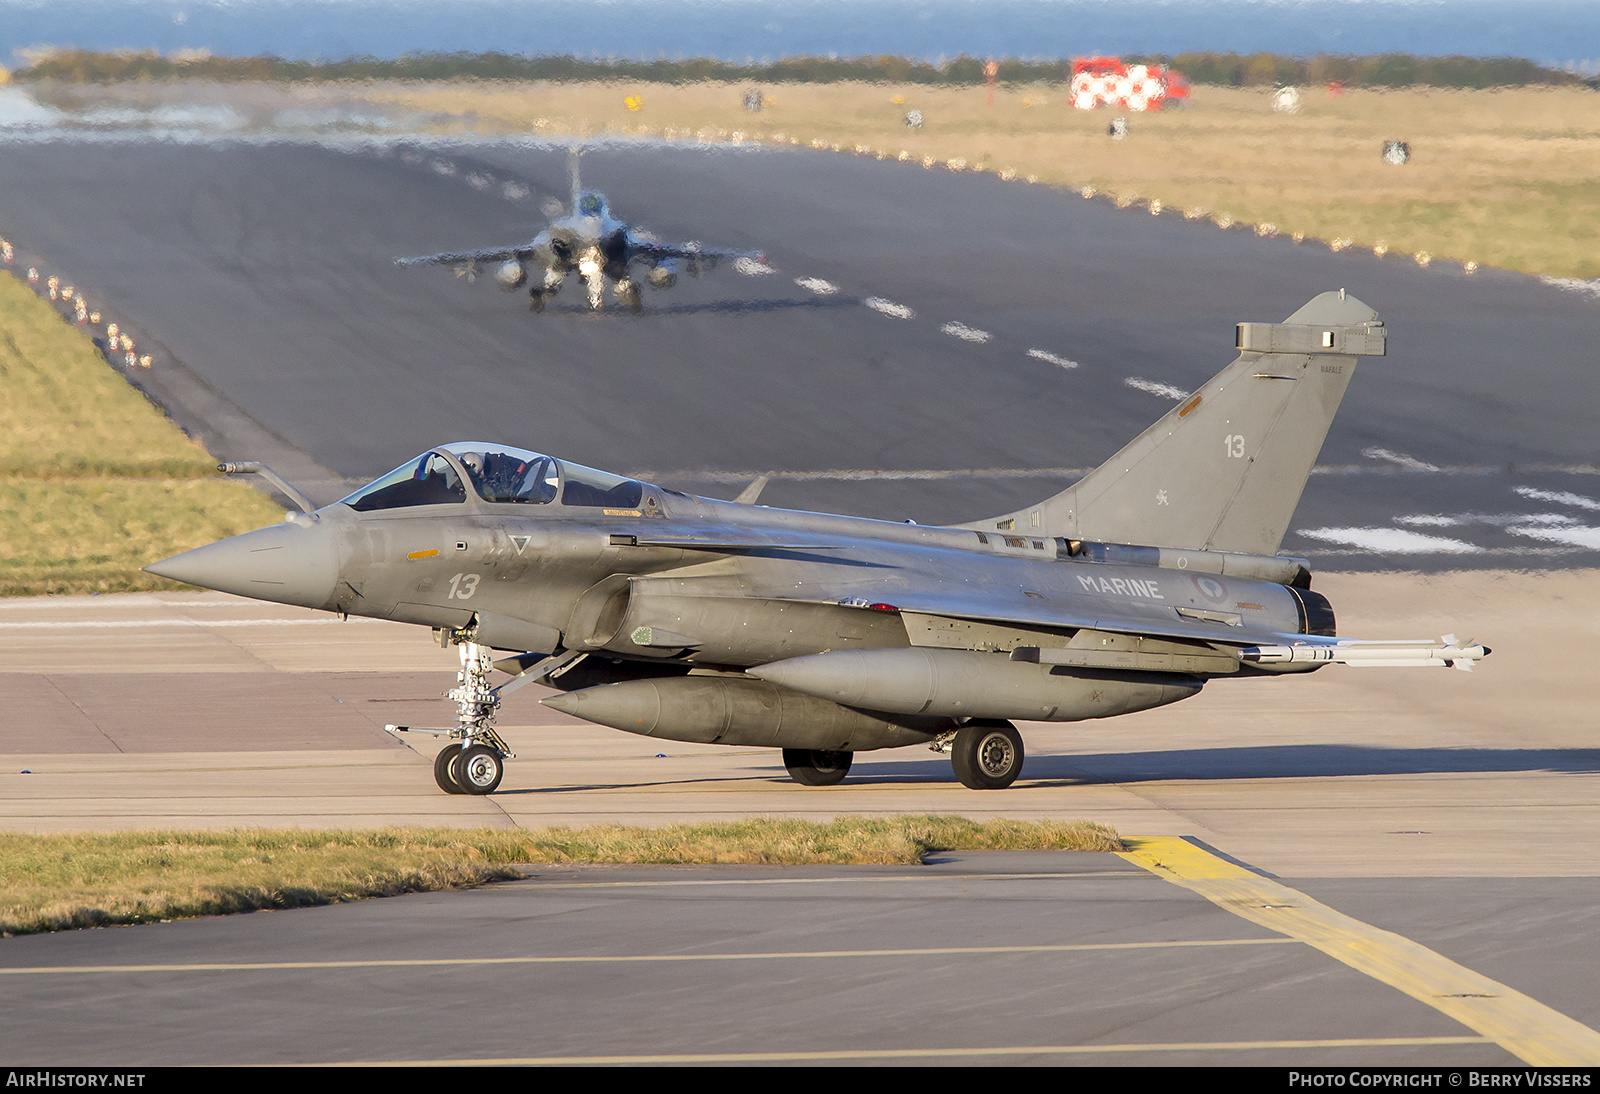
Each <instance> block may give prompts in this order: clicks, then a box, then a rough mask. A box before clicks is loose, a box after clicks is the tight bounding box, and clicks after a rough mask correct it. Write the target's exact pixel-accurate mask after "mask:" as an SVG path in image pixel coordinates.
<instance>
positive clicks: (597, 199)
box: [578, 190, 606, 217]
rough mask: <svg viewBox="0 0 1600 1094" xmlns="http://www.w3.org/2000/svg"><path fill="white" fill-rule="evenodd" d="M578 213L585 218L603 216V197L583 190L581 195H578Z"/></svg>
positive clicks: (604, 210) (604, 200) (604, 203)
mask: <svg viewBox="0 0 1600 1094" xmlns="http://www.w3.org/2000/svg"><path fill="white" fill-rule="evenodd" d="M578 212H579V213H581V214H583V215H584V216H586V217H599V216H605V215H606V199H605V197H604V196H603V195H601V194H599V193H596V192H595V191H593V190H585V191H584V192H583V193H582V194H580V195H578Z"/></svg>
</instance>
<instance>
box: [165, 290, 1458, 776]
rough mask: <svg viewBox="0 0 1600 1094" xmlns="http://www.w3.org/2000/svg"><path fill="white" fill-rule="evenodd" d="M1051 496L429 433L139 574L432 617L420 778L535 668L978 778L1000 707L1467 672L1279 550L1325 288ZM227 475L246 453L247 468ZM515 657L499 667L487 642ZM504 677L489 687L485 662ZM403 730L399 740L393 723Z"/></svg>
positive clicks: (1320, 348)
mask: <svg viewBox="0 0 1600 1094" xmlns="http://www.w3.org/2000/svg"><path fill="white" fill-rule="evenodd" d="M1236 341H1237V349H1238V350H1239V355H1238V358H1237V360H1235V361H1234V362H1233V363H1232V364H1231V365H1229V366H1228V367H1227V368H1225V369H1223V370H1222V371H1221V372H1220V373H1218V374H1217V375H1216V376H1214V377H1212V378H1211V379H1210V380H1208V381H1206V383H1204V384H1203V385H1201V387H1200V388H1199V389H1198V390H1197V391H1195V392H1193V393H1192V394H1191V395H1189V396H1188V397H1187V398H1186V399H1184V400H1183V402H1182V403H1181V404H1179V405H1178V406H1176V407H1175V408H1174V409H1173V410H1172V411H1171V412H1170V413H1168V414H1167V415H1166V416H1165V417H1163V418H1162V419H1161V420H1160V421H1158V422H1156V424H1155V425H1153V426H1151V427H1150V428H1149V429H1147V430H1146V431H1145V432H1144V433H1143V434H1141V435H1140V436H1139V437H1137V438H1136V439H1135V440H1133V441H1132V442H1131V443H1130V444H1128V445H1127V446H1126V447H1124V448H1123V449H1122V451H1120V452H1118V453H1117V454H1116V455H1114V456H1113V457H1112V458H1111V459H1110V460H1108V461H1106V462H1105V463H1104V464H1102V465H1101V466H1100V467H1099V468H1097V469H1095V470H1094V471H1092V472H1090V473H1089V474H1088V475H1087V476H1085V477H1084V478H1083V479H1081V480H1079V481H1078V482H1077V483H1076V484H1074V485H1073V486H1071V487H1070V488H1068V489H1066V490H1064V491H1062V492H1061V493H1059V494H1056V495H1055V496H1053V497H1050V498H1047V499H1045V500H1044V501H1042V502H1040V503H1039V504H1037V505H1032V506H1029V507H1028V508H1026V509H1022V510H1019V511H1017V512H1014V513H1006V514H1003V515H1001V516H998V517H991V518H989V519H987V520H981V521H976V522H973V523H971V524H966V525H960V526H951V527H923V526H917V525H912V524H905V523H892V522H888V521H879V520H869V519H864V518H858V517H846V516H830V515H826V514H818V513H804V512H792V511H787V510H782V509H770V508H766V507H762V506H758V505H755V504H754V502H755V497H756V495H757V494H758V493H759V491H760V487H761V485H762V480H757V482H756V483H752V484H751V487H750V488H749V489H747V490H746V491H745V492H744V494H742V495H741V496H740V497H739V498H738V499H736V500H734V501H718V500H714V499H710V498H700V497H691V496H689V495H686V494H682V493H679V492H678V491H676V490H667V489H663V488H661V487H657V486H652V485H651V484H649V483H645V482H638V481H635V480H633V479H629V478H625V477H623V476H620V475H613V474H607V473H605V472H602V471H596V470H592V469H591V468H588V467H581V466H579V465H577V464H574V463H569V462H567V461H564V460H560V459H556V458H553V457H550V456H546V455H542V454H540V453H538V452H533V451H528V450H525V449H521V448H514V447H510V446H507V445H503V444H491V443H482V442H465V443H457V444H447V445H444V446H442V447H439V448H435V449H433V450H431V451H429V452H425V453H423V454H422V455H420V456H418V457H416V458H414V459H410V460H407V461H406V462H405V463H404V464H402V465H401V466H400V467H398V468H396V469H395V470H394V471H393V472H391V473H389V474H387V475H385V476H383V477H382V478H380V479H378V480H377V481H375V482H373V483H371V484H370V485H368V486H366V487H363V488H362V489H360V490H358V491H356V492H355V493H354V494H351V495H350V496H349V497H347V498H345V499H344V500H343V501H340V502H336V503H334V504H332V505H327V506H324V507H322V508H321V509H315V510H314V509H313V507H312V505H311V503H310V502H309V501H306V500H305V499H304V498H303V497H302V496H300V495H299V494H298V492H297V491H294V490H293V488H292V487H289V486H288V485H287V484H284V483H283V482H282V480H281V479H277V477H276V476H275V475H272V476H271V477H272V478H273V479H274V481H277V482H278V483H279V484H280V486H283V487H284V489H285V490H286V491H287V493H288V496H290V497H291V498H294V499H295V501H296V504H298V505H299V506H300V507H301V509H302V510H303V511H301V512H294V513H290V514H288V516H287V518H286V520H285V521H284V523H282V524H279V525H276V526H274V527H270V528H264V529H261V530H259V531H255V532H248V533H246V534H244V535H240V536H235V537H233V538H231V539H226V540H222V541H220V542H217V543H213V544H211V545H209V546H205V547H200V548H198V549H196V550H193V551H189V552H186V553H184V554H181V555H177V556H175V557H173V558H169V559H166V560H164V561H161V562H157V563H154V564H152V565H150V566H148V567H146V569H147V570H149V571H150V572H151V573H154V574H158V575H161V576H164V577H169V578H173V579H175V580H178V581H184V582H188V583H189V584H192V585H200V586H205V587H207V588H211V589H219V590H222V591H225V592H230V593H237V594H240V595H243V596H249V597H255V598H257V599H260V600H271V601H277V602H280V603H284V604H297V605H302V606H305V607H309V608H317V609H321V610H324V611H329V612H339V613H347V614H349V615H361V616H372V617H376V618H383V619H395V620H400V621H403V622H406V623H414V624H418V625H420V626H425V627H431V628H433V630H434V634H435V637H436V639H437V640H438V641H439V642H440V643H441V644H445V645H450V644H454V645H456V646H459V647H460V657H461V671H460V674H459V676H458V686H457V687H456V688H455V689H454V690H453V691H451V692H450V693H449V697H450V698H451V699H453V700H454V701H455V702H456V704H457V712H458V720H457V724H456V726H455V727H454V728H453V729H449V730H435V731H434V732H438V733H445V734H448V735H449V736H450V737H451V738H452V741H451V743H450V744H449V745H447V746H446V747H445V748H444V749H443V750H442V751H441V752H440V753H439V754H438V759H437V761H436V763H435V765H434V773H435V777H436V778H437V780H438V783H439V785H440V787H441V788H442V789H444V790H446V791H449V792H452V793H469V794H487V793H490V792H492V791H493V790H494V789H495V788H496V787H497V786H498V785H499V784H500V779H501V776H502V774H503V772H504V761H505V760H506V758H507V757H509V756H510V755H511V753H510V750H509V749H508V748H507V746H506V743H505V741H504V740H502V739H501V737H500V736H499V735H498V734H497V733H496V732H495V730H494V728H493V723H494V718H495V714H496V710H497V708H498V706H499V704H500V701H501V699H502V697H504V696H505V695H506V694H508V693H509V692H511V691H512V690H514V689H516V688H519V687H522V686H524V685H526V684H529V683H534V682H537V683H540V684H545V685H548V686H550V687H552V688H554V689H556V690H557V691H558V692H559V694H556V695H552V696H550V697H547V698H545V699H544V700H543V702H544V703H545V704H546V705H548V706H551V707H554V708H555V709H557V710H562V711H565V712H567V713H569V714H572V715H575V716H577V717H579V718H583V719H587V720H588V721H591V722H597V723H599V724H601V725H606V726H613V727H615V728H617V729H622V730H627V731H628V732H630V733H639V734H644V735H647V736H653V737H659V738H666V739H669V740H678V741H696V742H702V743H710V744H726V745H739V746H745V747H748V746H752V745H756V746H768V747H772V748H780V749H782V750H783V761H784V764H785V766H786V767H787V768H788V770H789V773H790V774H791V775H792V776H793V777H794V779H795V780H796V781H798V782H800V783H803V784H806V785H810V786H818V785H827V784H831V783H836V782H838V781H840V780H841V779H843V778H844V777H845V775H846V773H847V772H848V771H849V769H850V764H851V758H852V756H853V755H854V754H855V753H857V752H863V751H868V750H871V749H880V748H894V747H898V746H902V745H912V744H921V745H926V746H929V747H932V748H933V749H935V750H936V751H945V752H948V753H950V757H951V762H952V765H953V767H954V769H955V774H956V777H957V778H958V779H959V780H960V781H961V782H962V783H964V784H965V785H967V786H969V787H972V788H974V789H998V788H1002V787H1005V786H1009V785H1010V784H1011V783H1012V782H1013V781H1014V780H1015V779H1016V778H1017V775H1018V773H1019V772H1020V771H1021V770H1022V763H1023V743H1022V738H1021V736H1020V735H1019V734H1018V732H1017V730H1016V727H1015V726H1014V725H1013V724H1012V723H1013V720H1027V721H1033V722H1072V721H1078V720H1082V719H1088V718H1105V717H1110V716H1112V715H1117V714H1126V713H1129V712H1132V711H1139V710H1148V709H1150V708H1152V707H1158V706H1163V705H1165V704H1167V703H1175V702H1177V701H1178V700H1180V699H1186V698H1188V697H1190V696H1192V695H1195V694H1197V693H1198V692H1199V691H1200V689H1201V688H1202V687H1204V686H1206V685H1207V684H1208V683H1211V682H1213V681H1233V680H1250V679H1257V680H1259V679H1260V678H1262V677H1268V676H1276V675H1280V674H1290V673H1299V672H1310V671H1314V670H1316V669H1319V668H1322V667H1323V666H1324V665H1327V664H1329V663H1332V662H1340V663H1345V664H1351V665H1366V666H1378V665H1390V666H1445V665H1449V666H1453V667H1455V668H1458V669H1471V668H1472V665H1473V663H1474V662H1475V661H1477V660H1479V659H1480V658H1483V657H1485V656H1486V655H1487V654H1488V652H1489V651H1488V650H1487V649H1485V648H1484V647H1483V646H1481V645H1474V644H1472V643H1471V642H1470V641H1467V642H1461V641H1457V640H1456V638H1455V637H1454V636H1452V635H1446V636H1444V637H1443V638H1441V639H1437V640H1419V641H1399V642H1394V641H1357V640H1352V639H1349V638H1340V637H1337V636H1336V632H1335V628H1334V613H1333V609H1332V607H1331V605H1330V604H1329V603H1328V601H1327V599H1326V598H1324V597H1323V596H1321V595H1320V594H1318V593H1316V592H1313V591H1312V590H1311V574H1310V569H1309V565H1308V563H1307V562H1306V561H1305V560H1303V559H1298V558H1287V557H1283V556H1280V555H1278V554H1277V553H1276V552H1277V550H1278V547H1279V544H1280V543H1281V541H1282V539H1283V535H1284V532H1285V530H1286V529H1287V527H1288V524H1289V520H1290V518H1291V516H1292V514H1293V513H1294V509H1295V506H1296V505H1297V504H1298V503H1299V499H1300V495H1301V492H1302V491H1303V490H1304V488H1305V483H1306V478H1307V476H1308V475H1309V474H1310V471H1311V467H1312V464H1313V462H1314V461H1315V460H1316V457H1317V454H1318V452H1319V451H1320V450H1321V448H1322V443H1323V440H1324V438H1325V437H1326V435H1327V431H1328V426H1329V423H1330V422H1331V421H1332V419H1333V415H1334V412H1335V410H1336V409H1337V408H1338V405H1339V402H1340V400H1341V398H1342V397H1343V395H1344V392H1345V389H1346V387H1347V385H1348V384H1349V383H1350V378H1351V375H1352V373H1353V372H1354V371H1355V367H1356V364H1357V362H1358V361H1359V360H1360V359H1361V358H1362V357H1371V356H1379V357H1381V356H1383V355H1384V351H1385V346H1386V332H1385V330H1384V327H1383V324H1382V323H1381V322H1379V321H1378V318H1377V316H1376V314H1375V313H1374V312H1373V311H1372V309H1371V308H1368V307H1367V306H1366V305H1365V304H1362V303H1361V302H1360V301H1358V300H1356V299H1355V298H1354V297H1349V296H1346V295H1345V293H1344V291H1343V290H1340V291H1339V292H1336V293H1335V292H1330V293H1324V294H1322V295H1320V296H1318V297H1316V298H1315V299H1314V300H1312V301H1311V302H1310V303H1308V304H1307V305H1306V306H1305V307H1303V308H1301V309H1300V310H1299V311H1297V312H1296V313H1295V314H1294V315H1291V316H1290V317H1289V318H1288V319H1287V320H1286V321H1285V322H1283V323H1241V324H1239V325H1238V328H1237V340H1236ZM223 469H224V470H234V471H262V472H263V473H266V474H269V475H270V474H271V473H270V471H268V470H266V469H263V468H261V467H260V466H259V465H254V464H247V465H223ZM496 650H499V651H505V653H506V654H507V656H504V657H501V658H500V659H499V660H496V659H495V653H494V651H496ZM496 670H499V671H501V672H504V673H507V674H509V676H510V679H509V680H506V681H504V682H502V683H499V684H498V685H495V684H494V683H493V682H492V681H493V680H494V676H493V673H494V672H495V671H496ZM391 728H396V729H398V728H401V727H391Z"/></svg>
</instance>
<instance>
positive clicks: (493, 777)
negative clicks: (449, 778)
mask: <svg viewBox="0 0 1600 1094" xmlns="http://www.w3.org/2000/svg"><path fill="white" fill-rule="evenodd" d="M505 773H506V761H505V757H504V756H502V755H500V753H498V752H496V751H495V750H494V749H492V748H490V747H489V746H488V745H473V746H472V747H471V748H468V749H465V750H463V751H462V753H461V760H460V762H459V763H458V764H457V765H456V767H455V771H454V774H455V776H456V778H457V780H459V781H460V783H461V792H462V793H464V794H493V793H494V792H495V788H496V787H498V786H499V785H500V779H501V776H503V775H504V774H505Z"/></svg>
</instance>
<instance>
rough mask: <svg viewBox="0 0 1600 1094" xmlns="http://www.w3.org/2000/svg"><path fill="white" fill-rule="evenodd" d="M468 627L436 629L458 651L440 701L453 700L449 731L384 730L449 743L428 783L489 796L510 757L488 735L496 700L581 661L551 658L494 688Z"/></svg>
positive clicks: (575, 654)
mask: <svg viewBox="0 0 1600 1094" xmlns="http://www.w3.org/2000/svg"><path fill="white" fill-rule="evenodd" d="M474 633H475V631H474V630H472V629H468V630H461V631H440V632H439V635H440V639H439V640H440V642H441V643H449V644H452V645H457V646H460V647H461V671H460V672H459V673H457V674H456V686H455V687H453V688H451V689H450V690H449V691H447V692H445V697H446V698H449V699H454V700H455V702H456V724H455V728H453V729H420V728H413V727H412V726H396V725H388V726H384V727H383V728H384V729H387V730H388V731H389V732H391V733H431V734H435V735H437V736H443V737H449V738H451V741H450V743H449V744H447V745H445V746H444V748H443V749H441V750H440V752H439V754H438V755H437V756H435V757H434V760H433V780H434V782H436V783H438V784H439V789H440V790H443V791H444V792H445V793H446V794H493V793H494V792H495V791H496V790H498V789H499V787H500V780H501V779H502V778H504V777H505V766H506V765H505V762H506V761H507V760H511V759H515V758H516V754H515V753H514V752H512V751H511V748H510V747H509V746H508V745H507V744H506V742H505V741H504V740H502V739H501V737H500V734H498V733H496V732H495V731H494V719H495V715H496V714H498V713H499V710H500V700H501V698H502V696H504V695H506V694H509V693H510V692H513V691H516V690H517V689H518V688H520V687H523V686H524V685H526V684H532V683H537V682H539V681H540V680H550V679H554V678H555V677H557V676H560V675H561V674H562V673H563V672H566V671H567V670H568V669H570V668H572V667H573V666H574V665H576V664H577V663H578V662H579V661H581V660H583V658H584V656H585V655H584V654H583V653H581V652H579V651H577V650H567V651H566V652H564V653H557V654H552V655H550V656H549V657H546V658H544V659H543V660H541V661H539V662H537V663H536V664H534V665H532V666H531V667H529V668H527V669H524V670H523V671H522V672H520V673H518V674H517V675H515V676H513V677H512V678H511V679H510V680H508V681H506V682H505V683H503V684H501V685H500V686H499V687H497V688H492V687H490V686H489V673H490V672H492V671H493V669H494V651H493V649H491V648H490V647H489V646H485V645H481V644H479V643H478V642H475V641H473V640H472V639H471V638H469V637H468V636H469V635H471V634H474Z"/></svg>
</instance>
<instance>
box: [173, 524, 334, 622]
mask: <svg viewBox="0 0 1600 1094" xmlns="http://www.w3.org/2000/svg"><path fill="white" fill-rule="evenodd" d="M144 569H145V572H146V573H150V574H155V575H156V576H157V577H167V578H171V579H172V580H174V581H182V582H185V583H186V584H189V585H198V586H200V587H201V588H203V589H216V590H217V591H218V592H224V593H234V594H236V595H238V596H248V597H254V598H255V599H256V600H271V601H275V602H276V603H279V604H298V605H300V606H302V607H306V608H321V607H323V606H324V605H326V604H327V603H328V601H329V600H330V599H331V598H332V596H333V590H334V586H335V585H336V584H337V583H338V580H339V557H338V550H337V546H336V543H335V540H334V533H333V529H332V528H330V527H328V525H327V523H326V522H324V521H317V522H309V523H305V524H301V523H293V524H291V523H287V522H286V523H284V524H275V525H273V526H272V527H270V528H261V529H259V530H257V531H254V532H246V533H245V534H244V535H242V536H234V537H232V538H231V539H224V540H218V541H217V542H216V543H210V544H207V545H206V546H204V547H196V548H195V549H194V550H192V551H185V552H184V553H183V554H181V555H173V556H172V557H171V558H164V559H162V560H161V561H160V562H152V563H151V564H150V565H148V566H146V567H145V568H144Z"/></svg>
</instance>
